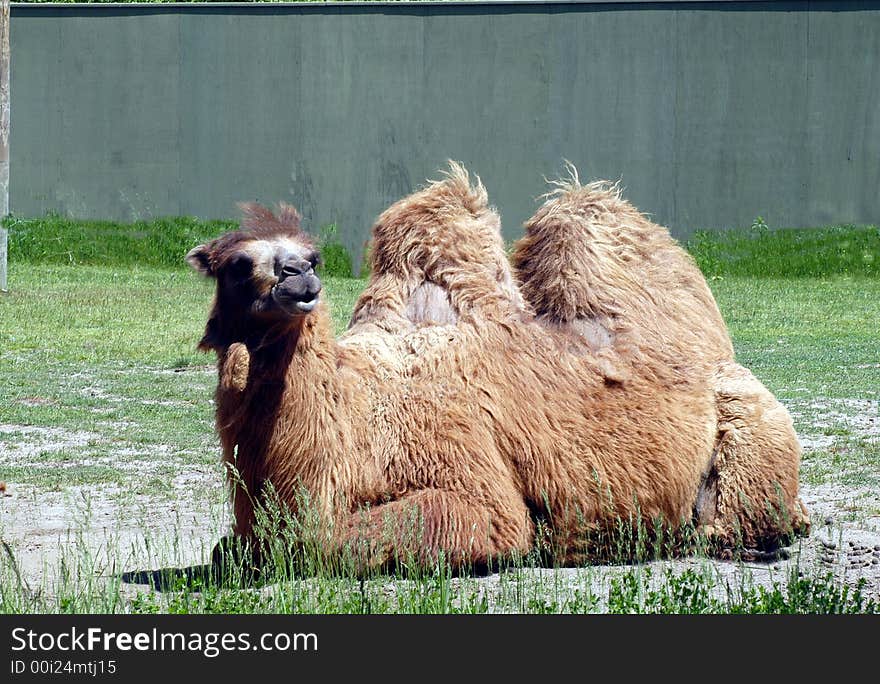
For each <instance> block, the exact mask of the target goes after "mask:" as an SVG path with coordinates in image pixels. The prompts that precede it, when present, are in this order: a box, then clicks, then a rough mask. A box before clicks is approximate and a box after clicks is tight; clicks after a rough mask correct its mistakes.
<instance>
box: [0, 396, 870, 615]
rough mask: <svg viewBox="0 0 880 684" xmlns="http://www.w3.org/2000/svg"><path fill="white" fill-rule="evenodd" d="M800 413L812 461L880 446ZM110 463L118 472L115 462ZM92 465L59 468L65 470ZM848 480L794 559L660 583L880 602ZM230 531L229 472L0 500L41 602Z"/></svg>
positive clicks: (38, 448)
mask: <svg viewBox="0 0 880 684" xmlns="http://www.w3.org/2000/svg"><path fill="white" fill-rule="evenodd" d="M789 408H790V410H791V411H792V414H793V415H794V417H795V421H796V424H797V425H798V429H799V432H800V433H802V437H801V440H802V445H803V448H804V458H805V460H806V459H809V458H811V456H812V455H813V454H814V453H815V454H819V453H826V452H827V451H828V450H829V448H831V447H833V446H834V444H835V442H836V441H837V440H842V439H844V437H841V436H839V435H835V434H825V433H827V432H829V430H828V428H829V427H834V428H838V429H839V428H840V427H841V426H844V427H845V428H846V430H847V437H846V438H848V439H852V438H853V437H856V438H859V439H863V440H871V441H873V440H880V417H878V402H877V401H876V400H870V401H866V400H828V401H822V400H816V399H813V400H810V401H809V402H803V403H800V404H799V403H797V402H792V403H791V404H790V405H789ZM831 432H834V431H833V430H832V431H831ZM13 435H14V437H13ZM89 439H90V435H89V434H88V433H77V432H68V431H64V430H60V429H50V428H38V427H22V426H14V425H0V462H7V463H11V462H17V463H19V464H20V463H22V462H23V461H25V462H26V460H27V457H28V455H31V456H32V455H34V454H37V453H39V454H42V456H43V457H44V458H45V456H46V454H47V453H50V454H51V452H52V450H53V449H56V450H58V451H61V450H62V449H69V448H71V447H76V445H81V444H85V443H86V442H87V441H88V440H89ZM108 458H110V459H111V460H112V455H111V456H110V457H108ZM81 464H82V463H81V462H80V463H78V464H64V463H59V465H58V467H75V465H81ZM811 479H813V480H816V479H817V478H815V477H814V478H811ZM819 479H820V480H821V479H823V478H819ZM838 479H839V478H838V477H837V473H836V472H835V470H834V468H829V471H828V474H827V477H825V478H824V481H822V482H821V484H811V483H807V482H805V483H804V485H803V486H802V497H803V500H804V502H805V504H806V506H807V508H808V510H809V511H810V515H811V518H812V521H813V531H812V534H811V535H810V537H808V538H806V539H803V540H799V541H798V542H797V543H796V544H795V545H793V546H792V547H790V548H789V549H788V551H789V552H790V557H789V558H788V559H785V560H777V561H774V562H770V563H745V564H743V563H736V562H725V561H706V560H702V559H699V560H698V559H678V560H671V561H660V562H657V563H654V564H652V565H654V566H657V568H656V569H657V572H656V573H653V574H656V575H660V574H662V572H663V570H664V569H665V568H667V567H671V568H673V569H674V570H676V571H678V570H683V569H685V568H689V567H697V566H699V567H700V568H702V569H703V570H705V569H706V564H709V566H711V571H712V572H713V573H714V574H715V575H716V577H717V585H718V587H719V588H721V587H724V586H725V583H729V584H731V585H737V583H739V582H741V581H742V579H743V577H744V576H748V577H749V578H750V580H751V581H753V582H754V583H755V584H761V585H764V586H770V585H771V584H772V583H773V582H774V581H777V582H784V581H785V579H786V577H788V573H789V572H790V571H791V569H792V568H793V567H794V568H797V569H801V570H802V571H805V572H809V571H812V570H818V571H821V572H824V571H826V570H827V571H831V572H833V573H834V574H835V576H837V577H839V578H840V579H842V580H843V581H845V582H846V583H847V584H851V585H853V586H855V584H856V583H857V582H858V581H859V579H860V578H864V580H865V581H866V582H867V585H866V593H867V594H868V595H869V596H871V597H874V598H875V599H878V600H880V491H878V488H877V487H876V486H874V483H875V482H876V478H874V479H870V478H869V480H868V482H869V483H871V484H869V485H866V486H852V485H850V486H845V485H843V484H840V483H839V482H838ZM0 489H2V488H0ZM229 522H230V516H229V511H228V507H227V505H226V502H225V487H224V484H223V481H222V473H221V470H220V467H219V465H218V466H217V467H215V468H198V467H195V466H192V465H189V466H187V465H185V464H181V467H180V468H179V470H178V471H177V475H176V476H175V477H174V478H173V480H171V481H170V482H168V484H167V489H166V491H163V492H161V493H160V494H155V495H152V494H150V495H146V494H136V493H133V492H129V491H126V490H125V489H124V488H120V487H118V486H108V485H88V486H77V487H68V488H65V489H64V490H62V491H47V490H46V489H45V488H41V487H39V486H34V485H16V484H15V483H14V482H9V483H6V487H5V491H0V539H2V541H3V542H4V543H5V544H6V545H7V546H8V549H7V550H4V549H0V553H2V554H3V555H6V556H7V559H6V560H7V562H8V555H9V554H10V553H11V555H13V556H14V558H15V562H16V565H17V568H18V572H19V573H20V575H21V578H22V580H23V581H24V582H26V583H27V584H28V586H29V587H31V589H32V590H36V589H40V590H42V591H44V592H51V591H53V590H52V584H53V583H54V582H57V581H58V580H59V576H60V575H59V573H60V572H61V570H60V566H61V563H60V562H59V559H60V558H62V557H65V558H66V567H68V568H69V567H70V566H71V563H72V560H75V559H79V561H81V564H82V567H84V568H87V569H88V572H90V573H92V574H94V575H95V579H96V580H99V579H100V578H107V577H111V576H118V575H120V574H121V573H123V572H127V571H134V570H145V569H151V568H158V567H180V568H183V567H187V566H195V565H199V564H202V563H205V562H206V561H207V560H208V559H209V557H210V550H211V548H212V546H213V545H214V543H215V542H216V540H217V539H218V538H219V537H220V536H222V535H223V534H224V533H225V532H226V531H227V529H228V526H229ZM603 571H605V572H603ZM620 571H621V569H620V568H619V567H618V568H613V567H609V568H603V567H596V568H593V569H591V570H590V576H591V577H593V578H594V579H593V580H591V581H593V582H594V584H595V587H594V589H595V590H596V593H597V594H601V593H602V591H603V583H604V582H607V579H608V577H610V576H613V574H614V573H615V572H620ZM534 572H535V573H559V575H558V577H557V578H556V579H557V580H559V582H558V583H560V584H561V585H562V586H563V587H566V586H567V587H569V589H571V590H572V591H573V590H574V589H575V587H576V586H578V583H579V582H581V581H582V578H583V573H582V572H580V571H579V570H578V569H574V570H569V569H564V570H550V569H535V570H534ZM476 581H477V582H478V585H479V586H480V591H485V592H488V594H489V595H490V596H492V595H495V594H496V593H497V592H498V591H500V590H499V586H500V585H501V584H503V578H502V577H501V576H499V575H491V576H489V577H485V578H480V579H479V580H476ZM551 584H552V582H551ZM132 589H137V590H143V589H144V587H140V586H137V585H136V586H134V587H132ZM126 591H127V592H128V590H127V589H126Z"/></svg>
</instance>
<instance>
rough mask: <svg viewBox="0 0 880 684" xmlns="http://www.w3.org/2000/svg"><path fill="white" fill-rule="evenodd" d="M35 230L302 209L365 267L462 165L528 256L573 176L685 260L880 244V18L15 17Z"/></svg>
mask: <svg viewBox="0 0 880 684" xmlns="http://www.w3.org/2000/svg"><path fill="white" fill-rule="evenodd" d="M11 33H12V35H11V39H12V132H11V150H10V151H11V181H10V194H11V196H10V203H11V211H13V212H14V213H16V214H18V215H24V216H34V215H40V214H43V213H45V212H47V211H56V212H62V213H66V214H70V215H73V216H77V217H103V218H114V219H125V220H129V219H136V218H147V217H150V216H156V215H171V214H189V215H196V216H201V217H205V218H213V217H232V216H234V215H235V214H236V209H235V203H236V202H237V201H240V200H252V199H255V200H260V201H264V202H274V201H277V200H285V201H289V202H293V203H294V204H296V205H298V206H299V207H300V208H301V210H302V211H303V213H304V215H305V217H306V218H307V220H308V221H309V222H310V223H311V224H312V225H319V224H323V223H328V222H337V223H338V225H339V230H340V235H341V236H342V237H343V239H344V241H345V242H346V243H347V244H348V245H349V246H350V247H352V248H355V249H356V250H358V251H359V250H360V247H361V245H362V243H363V241H364V240H365V239H366V237H367V235H368V230H369V227H370V225H371V223H372V221H373V220H374V218H375V217H376V216H377V215H378V213H379V212H380V211H381V210H382V209H384V208H385V207H386V206H387V205H388V204H389V203H391V202H393V201H394V200H396V199H398V198H399V197H401V196H403V195H404V194H406V193H408V192H410V191H411V190H412V189H414V188H415V187H417V186H418V185H419V184H421V183H422V182H423V181H424V180H425V179H426V178H427V177H433V176H436V170H437V169H438V168H440V167H442V166H443V165H444V163H445V160H446V159H448V158H452V159H458V160H461V161H463V162H464V163H465V164H466V165H467V167H468V168H469V169H471V170H472V171H473V172H476V173H479V174H480V176H481V177H482V178H483V180H484V182H485V184H486V186H487V188H488V190H489V193H490V198H491V200H492V201H493V203H494V204H495V205H496V206H497V207H498V208H499V210H500V211H501V214H502V219H503V223H504V231H505V235H506V236H507V237H508V238H514V237H517V236H518V235H519V234H520V233H521V225H522V222H523V221H524V220H525V219H526V218H528V216H530V215H531V213H532V212H533V211H534V209H535V207H536V202H535V198H536V197H537V196H538V195H540V194H541V193H542V192H544V190H545V187H546V186H545V185H544V182H543V179H542V178H543V177H544V176H554V175H556V174H558V172H559V171H560V169H561V166H562V160H563V159H569V160H571V161H572V162H574V163H575V164H576V165H577V166H578V167H579V169H580V173H581V177H582V178H585V179H587V178H596V177H599V178H609V179H621V180H622V184H623V185H624V186H625V188H626V194H627V196H628V197H629V198H630V199H631V200H632V201H633V202H634V203H635V204H636V205H637V206H638V207H639V208H641V209H642V210H643V211H646V212H650V213H651V214H652V215H653V216H654V218H655V219H656V220H657V221H659V222H661V223H664V224H666V225H668V226H670V227H671V228H672V229H673V232H674V233H676V234H677V235H679V236H683V235H686V234H687V233H689V232H691V231H693V230H694V229H698V228H703V227H735V226H743V225H749V224H750V223H751V222H752V220H753V219H754V218H755V217H756V216H758V215H761V216H763V217H764V218H765V219H766V221H767V222H768V223H769V224H770V225H771V226H780V225H786V226H806V225H819V224H825V223H829V222H859V223H876V222H878V221H880V2H846V1H842V2H702V3H690V2H678V3H669V2H666V3H657V2H654V3H607V2H592V3H541V4H523V3H518V4H503V3H500V4H468V5H460V4H453V3H442V4H427V3H426V4H401V3H395V4H387V5H385V4H383V5H377V4H371V5H358V4H350V3H346V4H342V5H332V4H328V5H314V4H310V5H244V6H235V7H229V6H219V5H202V6H193V5H183V6H180V5H178V6H163V5H153V6H146V7H144V6H141V7H132V6H126V5H123V6H116V7H107V6H82V5H66V6H54V7H47V6H39V5H36V6H35V5H18V6H15V5H14V6H13V10H12V29H11Z"/></svg>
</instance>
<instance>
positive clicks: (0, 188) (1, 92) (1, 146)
mask: <svg viewBox="0 0 880 684" xmlns="http://www.w3.org/2000/svg"><path fill="white" fill-rule="evenodd" d="M8 213H9V0H0V221H2V220H4V219H5V218H6V215H7V214H8ZM6 260H7V241H6V228H5V227H4V226H3V224H2V223H0V291H2V292H6Z"/></svg>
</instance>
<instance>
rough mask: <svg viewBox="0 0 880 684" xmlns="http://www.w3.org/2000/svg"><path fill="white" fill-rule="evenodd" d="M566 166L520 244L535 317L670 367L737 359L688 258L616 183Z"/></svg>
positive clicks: (522, 279) (524, 286)
mask: <svg viewBox="0 0 880 684" xmlns="http://www.w3.org/2000/svg"><path fill="white" fill-rule="evenodd" d="M568 171H569V177H568V178H566V179H565V180H561V181H556V182H554V183H553V184H554V185H555V186H556V187H555V189H554V190H553V191H551V192H550V193H548V195H546V196H545V197H547V201H546V202H544V204H543V205H542V206H541V207H540V208H539V209H538V211H537V212H536V213H535V215H534V216H532V218H531V219H529V220H528V221H527V222H526V225H525V235H524V236H523V237H522V238H521V239H520V240H519V241H518V242H517V243H516V245H515V246H514V252H513V257H512V261H513V267H514V270H515V272H516V276H517V279H518V280H519V283H520V288H521V290H522V294H523V296H524V297H525V299H526V300H527V301H528V302H529V303H530V304H531V305H532V306H533V307H534V309H535V313H536V314H537V315H538V317H540V318H541V319H542V320H543V321H545V322H547V323H548V324H552V325H557V326H559V327H561V328H563V329H568V330H571V331H572V332H574V333H575V334H577V335H580V336H582V337H583V338H584V339H585V340H587V341H588V342H589V344H590V347H591V348H592V349H594V351H600V350H602V349H604V348H607V347H613V348H615V349H617V350H618V351H622V350H623V349H624V348H625V347H626V346H633V347H634V351H636V350H640V351H641V352H643V353H644V352H646V351H652V352H653V353H655V354H658V356H659V357H660V358H661V359H662V360H663V361H665V362H666V363H667V364H669V365H670V366H674V365H676V364H678V363H680V362H681V360H682V359H688V360H689V361H690V362H693V361H695V360H697V359H699V360H705V361H707V362H710V363H717V362H719V361H732V360H733V346H732V344H731V342H730V336H729V334H728V332H727V327H726V326H725V324H724V320H723V319H722V317H721V313H720V311H719V310H718V306H717V305H716V303H715V299H714V297H713V296H712V293H711V291H710V290H709V287H708V286H707V285H706V280H705V278H704V277H703V274H702V273H701V272H700V270H699V269H698V268H697V265H696V264H695V263H694V261H693V259H692V258H691V256H690V255H689V254H688V253H687V252H685V251H684V250H683V249H682V248H681V246H679V244H678V243H677V242H676V241H675V240H674V239H673V238H672V236H670V234H669V231H667V230H666V229H665V228H663V227H661V226H658V225H657V224H655V223H652V222H651V221H650V220H648V219H647V218H646V217H645V216H644V215H643V214H641V213H640V212H639V211H638V210H637V209H636V208H635V207H633V206H632V205H631V204H630V203H629V202H627V201H626V200H624V199H623V198H622V197H621V192H620V188H619V187H618V186H617V185H612V184H610V183H607V182H604V181H598V182H594V183H590V184H588V185H581V183H580V181H579V180H578V176H577V170H576V169H575V168H574V167H573V166H569V167H568Z"/></svg>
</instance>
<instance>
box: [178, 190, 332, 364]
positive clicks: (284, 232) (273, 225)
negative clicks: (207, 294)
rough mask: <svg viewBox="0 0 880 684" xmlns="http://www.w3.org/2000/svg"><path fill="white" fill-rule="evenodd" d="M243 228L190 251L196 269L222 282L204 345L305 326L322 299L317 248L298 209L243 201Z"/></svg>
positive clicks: (255, 338) (188, 257)
mask: <svg viewBox="0 0 880 684" xmlns="http://www.w3.org/2000/svg"><path fill="white" fill-rule="evenodd" d="M240 206H241V209H242V211H243V212H244V218H243V220H242V222H241V228H240V229H239V230H236V231H233V232H230V233H227V234H225V235H222V236H221V237H219V238H217V239H216V240H213V241H211V242H209V243H207V244H204V245H199V246H198V247H196V248H194V249H192V250H190V251H189V253H188V254H187V255H186V260H187V262H189V264H190V266H192V267H193V268H194V269H195V270H196V271H198V272H199V273H202V274H203V275H206V276H208V277H211V278H214V279H215V280H216V281H217V294H216V297H215V299H214V307H213V309H212V311H211V315H210V317H209V319H208V324H207V326H206V328H205V334H204V336H203V337H202V340H201V342H199V349H204V350H208V349H215V350H218V351H219V350H223V349H226V348H228V347H229V345H231V344H233V343H234V342H244V343H247V342H248V341H254V342H257V341H259V340H261V339H262V338H264V337H265V335H266V334H267V333H268V332H269V331H270V330H277V331H279V332H281V331H283V330H284V329H286V328H288V327H293V326H296V325H300V324H301V323H302V320H303V319H304V318H305V317H306V316H308V315H309V313H310V312H311V311H312V310H313V309H314V308H315V306H316V305H317V303H318V295H319V293H320V291H321V281H320V279H319V278H318V276H317V275H315V267H316V266H317V265H318V260H319V256H318V252H317V250H316V249H315V248H314V246H313V245H312V241H311V239H310V238H309V237H308V236H307V235H306V234H305V233H303V232H302V231H301V230H300V216H299V213H298V212H297V211H296V209H294V208H293V207H292V206H289V205H284V204H282V205H280V206H279V211H278V214H277V216H276V215H275V214H274V213H273V212H272V211H270V210H269V209H266V208H265V207H261V206H259V205H256V204H242V205H240Z"/></svg>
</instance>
